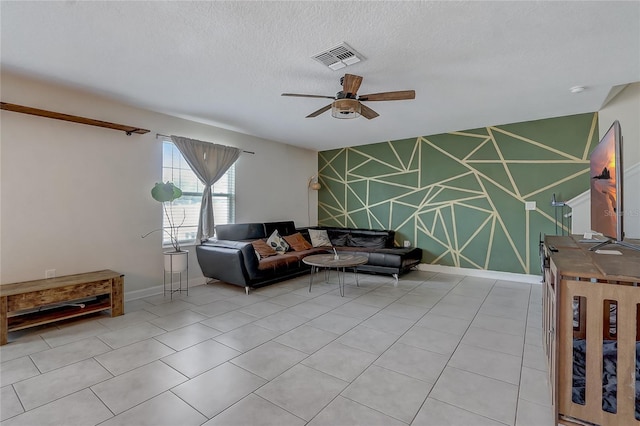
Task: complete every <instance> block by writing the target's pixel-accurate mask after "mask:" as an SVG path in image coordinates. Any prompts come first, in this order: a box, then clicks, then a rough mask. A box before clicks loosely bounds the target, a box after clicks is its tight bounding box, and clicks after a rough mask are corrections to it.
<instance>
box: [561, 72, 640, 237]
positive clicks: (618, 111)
mask: <svg viewBox="0 0 640 426" xmlns="http://www.w3.org/2000/svg"><path fill="white" fill-rule="evenodd" d="M615 120H618V121H619V122H620V126H621V128H622V137H623V152H622V162H623V166H624V175H623V176H624V188H623V190H624V198H623V203H624V205H623V211H624V212H625V213H626V214H625V217H624V231H625V236H626V237H627V238H640V189H638V188H640V82H638V83H633V84H630V85H629V86H627V87H626V88H625V89H624V90H623V91H621V92H620V93H619V94H618V95H617V96H616V97H614V98H613V99H612V100H611V101H610V102H609V103H608V104H607V105H605V106H604V107H603V108H602V109H601V110H600V111H599V112H598V125H599V134H600V138H602V136H604V134H605V133H606V131H607V130H609V127H610V126H611V124H612V123H613V122H614V121H615ZM590 202H591V198H590V196H589V191H586V192H585V193H583V194H581V195H579V196H577V197H575V198H574V199H573V200H570V201H568V202H567V204H569V205H570V206H571V208H572V225H571V229H572V232H574V233H577V234H581V233H584V232H586V231H589V229H590V228H591V210H590Z"/></svg>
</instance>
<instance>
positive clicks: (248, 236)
mask: <svg viewBox="0 0 640 426" xmlns="http://www.w3.org/2000/svg"><path fill="white" fill-rule="evenodd" d="M267 235H268V234H265V232H264V224H262V223H229V224H224V225H216V238H217V239H219V240H236V241H242V240H244V241H251V240H255V239H258V238H266V237H267Z"/></svg>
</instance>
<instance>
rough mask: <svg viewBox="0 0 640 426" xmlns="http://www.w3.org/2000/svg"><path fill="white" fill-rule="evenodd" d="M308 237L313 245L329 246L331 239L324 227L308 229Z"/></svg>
mask: <svg viewBox="0 0 640 426" xmlns="http://www.w3.org/2000/svg"><path fill="white" fill-rule="evenodd" d="M309 238H311V244H313V246H314V247H328V246H331V240H330V239H329V235H327V231H325V230H324V229H309Z"/></svg>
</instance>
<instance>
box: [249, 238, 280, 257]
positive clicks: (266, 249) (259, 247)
mask: <svg viewBox="0 0 640 426" xmlns="http://www.w3.org/2000/svg"><path fill="white" fill-rule="evenodd" d="M251 245H252V246H253V248H254V250H255V251H256V254H257V255H258V260H259V259H264V258H265V257H269V256H275V255H276V254H278V253H277V252H276V251H275V250H274V249H273V248H272V247H271V246H270V245H268V244H267V243H266V242H265V241H264V240H255V241H251Z"/></svg>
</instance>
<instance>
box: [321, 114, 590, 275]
mask: <svg viewBox="0 0 640 426" xmlns="http://www.w3.org/2000/svg"><path fill="white" fill-rule="evenodd" d="M595 143H597V114H596V113H592V114H580V115H576V116H570V117H560V118H554V119H547V120H538V121H533V122H526V123H516V124H509V125H504V126H492V127H486V128H481V129H474V130H467V131H461V132H452V133H447V134H441V135H433V136H422V137H418V138H415V139H405V140H397V141H390V142H383V143H377V144H371V145H363V146H357V147H351V148H343V149H339V150H331V151H323V152H320V153H319V156H318V158H319V170H320V181H321V183H322V185H323V187H322V189H321V190H320V192H319V195H318V196H319V204H318V219H319V224H321V225H326V226H342V227H359V228H373V229H393V230H395V231H396V233H397V242H398V243H399V244H402V241H403V240H410V241H411V243H412V244H413V245H416V246H418V247H421V248H422V249H423V253H424V254H423V262H426V263H437V264H444V265H450V266H457V267H465V268H477V269H491V270H500V271H508V272H519V273H539V268H538V265H539V261H538V252H537V244H538V236H539V234H540V233H543V234H551V233H554V232H555V229H556V220H555V213H556V212H554V210H553V208H552V207H551V206H550V201H551V197H552V194H554V193H555V194H556V197H557V198H558V199H559V200H566V199H569V198H572V197H574V196H576V195H577V194H579V193H581V192H583V191H585V190H586V189H587V188H588V187H589V178H588V163H589V159H588V155H589V152H590V151H591V148H592V147H593V146H595ZM525 201H535V202H536V204H537V208H536V209H535V210H531V211H526V210H525V208H524V203H525ZM568 222H569V221H568V220H566V221H565V227H564V229H563V230H564V231H565V232H568V231H569V229H568Z"/></svg>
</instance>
